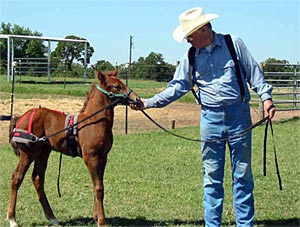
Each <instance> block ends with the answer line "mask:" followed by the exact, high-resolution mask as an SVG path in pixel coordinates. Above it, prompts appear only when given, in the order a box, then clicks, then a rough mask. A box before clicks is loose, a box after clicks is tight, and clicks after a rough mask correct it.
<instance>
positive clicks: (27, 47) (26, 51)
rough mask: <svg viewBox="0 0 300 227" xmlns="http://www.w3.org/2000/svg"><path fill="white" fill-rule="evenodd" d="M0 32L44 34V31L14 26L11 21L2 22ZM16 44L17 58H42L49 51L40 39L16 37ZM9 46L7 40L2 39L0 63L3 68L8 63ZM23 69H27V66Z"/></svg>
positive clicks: (0, 41)
mask: <svg viewBox="0 0 300 227" xmlns="http://www.w3.org/2000/svg"><path fill="white" fill-rule="evenodd" d="M0 33H1V34H6V35H27V36H42V33H39V32H37V31H35V32H33V31H31V30H30V29H29V28H24V27H21V26H19V25H14V26H12V25H11V24H10V23H8V24H5V23H3V22H2V23H1V28H0ZM14 46H15V49H14V57H15V58H42V57H45V54H46V53H47V48H46V47H45V45H44V44H43V42H42V41H39V40H30V39H28V40H25V39H14ZM7 48H8V47H7V40H6V39H0V50H1V51H0V54H1V55H0V65H1V68H2V69H4V68H6V65H7ZM27 61H28V60H27ZM23 63H24V62H23ZM25 63H26V61H25ZM22 70H26V68H25V69H22Z"/></svg>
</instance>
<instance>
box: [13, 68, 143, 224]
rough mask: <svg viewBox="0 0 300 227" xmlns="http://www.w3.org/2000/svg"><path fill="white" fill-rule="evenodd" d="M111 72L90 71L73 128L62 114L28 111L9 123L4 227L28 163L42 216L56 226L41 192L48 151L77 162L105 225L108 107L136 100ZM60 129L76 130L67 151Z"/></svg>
mask: <svg viewBox="0 0 300 227" xmlns="http://www.w3.org/2000/svg"><path fill="white" fill-rule="evenodd" d="M117 72H118V70H117V69H115V70H114V71H109V72H99V71H97V70H96V71H95V75H96V77H97V78H98V82H97V83H96V84H93V85H92V86H91V89H90V92H89V94H88V96H87V98H86V101H85V103H84V105H83V108H82V109H81V111H80V113H79V114H78V115H77V117H78V120H77V122H78V123H76V122H75V123H73V125H72V124H69V125H68V126H66V123H65V122H66V118H67V115H66V114H65V113H63V112H59V111H53V110H50V109H47V108H34V109H31V110H28V111H27V112H26V113H24V114H23V115H22V116H21V117H17V118H14V119H13V120H12V122H11V124H10V143H11V145H12V146H13V148H14V151H15V153H16V155H18V156H19V163H18V165H17V167H16V169H15V170H14V172H13V174H12V181H11V193H10V204H9V208H8V212H7V219H8V221H9V223H10V227H17V226H18V224H17V222H16V219H15V213H16V202H17V193H18V189H19V188H20V186H21V184H22V181H23V179H24V176H25V174H26V172H27V170H28V168H29V166H30V165H31V164H32V163H34V168H33V171H32V175H31V178H32V182H33V184H34V187H35V189H36V191H37V194H38V197H39V201H40V203H41V205H42V207H43V210H44V213H45V216H46V218H47V219H49V220H50V221H51V222H52V223H53V224H57V223H59V221H58V220H57V218H56V217H55V215H54V213H53V211H52V209H51V207H50V204H49V202H48V199H47V196H46V194H45V191H44V180H45V171H46V168H47V162H48V158H49V155H50V152H51V150H55V151H58V152H61V153H62V154H65V155H70V156H73V157H75V156H79V157H82V159H83V161H84V163H85V164H86V166H87V168H88V170H89V173H90V176H91V179H92V182H93V192H94V212H93V218H94V220H95V221H96V222H97V226H98V227H99V226H103V225H105V214H104V207H103V197H104V185H103V175H104V169H105V165H106V161H107V154H108V152H109V151H110V149H111V147H112V144H113V134H112V127H113V119H114V107H115V105H116V104H118V103H121V104H130V103H135V104H137V103H139V102H140V98H139V97H138V95H137V94H136V93H135V92H133V91H132V90H130V89H129V88H128V87H127V86H126V85H124V83H122V82H121V80H119V78H117V76H116V75H117ZM66 127H67V128H68V129H74V128H76V131H77V132H76V133H75V136H74V135H73V134H72V135H73V137H72V144H73V145H72V146H69V144H70V141H69V140H68V137H69V136H68V134H66V131H69V130H67V129H66ZM71 131H73V130H71ZM74 137H75V138H74ZM74 143H75V146H74ZM74 148H75V149H74Z"/></svg>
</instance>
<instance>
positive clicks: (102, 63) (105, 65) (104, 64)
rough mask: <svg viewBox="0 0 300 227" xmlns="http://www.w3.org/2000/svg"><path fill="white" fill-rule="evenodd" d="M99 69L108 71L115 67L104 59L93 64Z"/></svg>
mask: <svg viewBox="0 0 300 227" xmlns="http://www.w3.org/2000/svg"><path fill="white" fill-rule="evenodd" d="M94 66H95V67H96V68H97V69H98V70H99V71H110V70H113V69H114V68H115V67H114V66H113V65H112V64H111V63H110V62H109V61H106V60H99V61H97V62H96V64H95V65H94Z"/></svg>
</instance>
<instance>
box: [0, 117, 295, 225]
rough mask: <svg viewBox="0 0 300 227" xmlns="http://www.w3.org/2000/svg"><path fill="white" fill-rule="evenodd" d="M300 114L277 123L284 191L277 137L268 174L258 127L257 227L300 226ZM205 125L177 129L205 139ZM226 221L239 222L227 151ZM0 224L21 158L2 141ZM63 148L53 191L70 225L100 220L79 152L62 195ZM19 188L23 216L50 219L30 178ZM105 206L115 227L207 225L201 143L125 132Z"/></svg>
mask: <svg viewBox="0 0 300 227" xmlns="http://www.w3.org/2000/svg"><path fill="white" fill-rule="evenodd" d="M299 124H300V120H299V118H293V119H289V120H285V121H281V122H278V123H274V125H273V127H274V133H275V143H276V148H277V152H278V153H277V155H278V161H279V168H280V173H281V177H282V182H283V191H280V190H279V188H278V182H277V177H276V171H275V163H274V156H273V150H272V148H273V147H272V142H271V138H270V136H269V138H268V140H269V141H268V154H267V176H266V177H264V176H263V170H262V146H263V134H264V127H263V126H259V127H257V128H255V129H254V131H253V174H254V178H255V206H256V219H255V223H256V226H299V217H300V210H299V207H300V195H299V188H300V183H299V175H300V169H299V163H300V156H299V146H300V143H299ZM198 131H199V129H198V127H187V128H182V129H176V130H175V132H176V133H178V134H182V135H187V136H189V137H191V138H197V137H198V136H199V135H198ZM226 158H227V162H226V167H225V168H226V171H225V181H224V187H225V203H224V211H223V222H224V226H234V225H235V224H234V215H233V208H232V199H231V176H230V166H229V163H230V162H229V160H228V158H229V156H227V157H226ZM0 160H1V162H0V170H1V178H0V188H1V190H0V226H3V227H4V226H8V222H6V220H5V218H6V209H7V205H8V200H9V190H10V189H9V188H10V178H11V173H12V171H13V169H14V168H15V166H16V163H17V161H18V159H17V157H15V156H14V154H13V152H12V151H11V148H10V147H9V146H8V145H2V146H0ZM58 160H59V154H58V153H55V152H53V153H52V155H51V156H50V160H49V165H48V169H47V175H46V186H45V188H46V192H47V194H48V198H49V201H50V203H51V204H52V208H53V210H54V212H55V214H56V215H57V217H58V219H59V220H60V221H61V225H62V226H81V227H89V226H95V223H94V222H93V220H92V218H91V217H92V208H93V205H92V203H93V194H92V185H91V180H90V177H89V174H88V171H87V169H86V167H85V165H84V164H83V162H82V160H81V159H79V158H70V157H67V156H64V157H63V165H62V175H61V182H60V185H61V186H60V187H61V192H62V198H58V195H57V186H56V180H57V172H58ZM30 173H31V169H30V170H29V172H28V175H26V178H25V180H24V182H23V185H22V187H21V189H20V191H19V197H18V203H17V220H18V221H19V224H20V225H21V226H22V227H29V226H46V225H48V224H49V222H48V221H47V219H46V218H45V217H44V215H43V212H42V208H41V206H40V204H39V202H38V199H37V195H36V193H35V191H34V188H33V185H32V183H31V180H30ZM105 193H106V194H105V211H106V216H107V221H108V224H109V225H110V226H202V225H203V206H202V195H203V191H202V163H201V158H200V144H199V143H195V142H189V141H185V140H182V139H178V138H176V137H172V136H170V135H168V134H166V133H164V132H161V131H156V132H151V133H140V134H129V135H117V136H115V139H114V146H113V149H112V150H111V152H110V154H109V159H108V164H107V168H106V175H105Z"/></svg>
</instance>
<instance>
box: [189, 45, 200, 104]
mask: <svg viewBox="0 0 300 227" xmlns="http://www.w3.org/2000/svg"><path fill="white" fill-rule="evenodd" d="M195 53H196V48H195V47H193V46H191V47H190V49H189V52H188V59H189V80H190V89H191V92H192V94H193V95H194V97H195V100H196V102H197V104H200V103H199V101H198V97H197V95H196V92H195V90H194V84H193V71H194V66H195Z"/></svg>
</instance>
